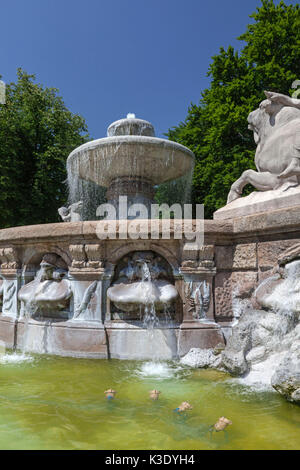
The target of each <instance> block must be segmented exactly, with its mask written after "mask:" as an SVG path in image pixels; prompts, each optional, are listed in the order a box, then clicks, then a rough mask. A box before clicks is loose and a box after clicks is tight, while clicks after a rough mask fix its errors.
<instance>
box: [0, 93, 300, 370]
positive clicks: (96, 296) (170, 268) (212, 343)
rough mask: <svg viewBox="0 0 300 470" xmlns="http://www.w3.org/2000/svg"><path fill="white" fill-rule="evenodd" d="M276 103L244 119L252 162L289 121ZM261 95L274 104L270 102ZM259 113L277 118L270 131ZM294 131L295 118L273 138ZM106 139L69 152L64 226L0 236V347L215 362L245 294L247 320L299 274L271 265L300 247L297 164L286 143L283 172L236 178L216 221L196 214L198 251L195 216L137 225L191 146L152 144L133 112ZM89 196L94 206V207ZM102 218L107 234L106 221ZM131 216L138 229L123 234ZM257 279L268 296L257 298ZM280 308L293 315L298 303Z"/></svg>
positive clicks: (187, 160)
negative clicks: (249, 191) (191, 356)
mask: <svg viewBox="0 0 300 470" xmlns="http://www.w3.org/2000/svg"><path fill="white" fill-rule="evenodd" d="M282 97H283V95H280V96H279V98H278V96H277V95H276V94H272V95H270V97H269V98H268V100H269V101H270V102H268V103H265V102H264V104H263V105H262V106H261V107H260V108H259V110H258V111H257V112H254V114H253V113H251V114H250V116H249V123H251V125H252V127H253V129H255V135H256V139H257V140H259V139H260V144H259V145H258V149H257V156H258V157H261V156H262V155H261V153H260V152H261V149H262V148H263V149H266V148H269V147H266V146H265V147H264V146H263V145H261V141H262V140H263V139H267V138H269V137H270V133H271V132H272V129H273V127H274V131H276V132H280V129H282V126H284V125H287V126H288V125H289V120H290V119H291V120H292V122H293V120H294V119H298V108H297V106H298V103H294V101H293V102H292V103H291V102H290V100H289V99H288V97H285V98H282ZM268 100H265V101H268ZM272 100H273V101H274V100H275V101H276V100H279V101H280V103H279V104H278V103H277V104H276V106H275V105H274V106H273V104H272V103H273V101H272ZM275 101H274V102H275ZM296 101H297V100H296ZM286 108H288V109H286ZM289 108H291V109H292V112H290V109H289ZM268 119H270V120H272V122H273V123H274V122H275V123H277V124H278V125H277V124H276V125H275V126H273V127H272V126H269V127H268V125H267V124H266V123H265V121H268ZM277 121H278V122H277ZM261 122H264V123H265V124H264V126H263V128H264V129H265V131H268V132H267V134H266V135H265V134H263V133H261V132H260V130H259V125H260V123H261ZM294 130H295V127H294V124H293V126H292V127H289V130H288V131H287V134H284V135H292V133H293V132H294ZM107 134H108V135H107V137H105V138H103V139H98V140H94V141H92V142H88V143H86V144H84V145H82V146H80V147H79V148H77V149H75V150H74V151H73V152H72V153H71V154H70V156H69V158H68V161H67V170H68V182H69V189H70V198H69V201H68V204H66V207H64V208H60V209H59V213H60V215H61V217H62V220H63V221H62V222H60V223H55V224H45V225H35V226H28V227H14V228H9V229H3V230H0V262H1V281H0V301H1V302H2V313H1V315H0V341H4V342H5V344H6V347H7V348H15V349H22V347H23V345H24V344H26V350H28V351H34V352H39V353H47V354H56V355H61V356H74V357H87V358H110V357H111V358H120V359H152V358H153V357H154V356H155V357H156V358H160V359H171V358H175V357H180V358H181V357H183V356H185V355H186V354H187V353H188V352H189V351H190V350H192V351H196V350H205V351H206V353H205V354H204V356H205V357H204V356H203V358H204V359H203V358H202V363H205V364H207V363H209V361H212V360H213V362H214V364H220V357H221V355H224V357H225V356H226V354H227V353H226V352H224V353H222V350H223V349H224V345H225V343H226V342H228V343H229V342H230V341H233V340H230V339H229V338H230V335H231V332H232V329H234V328H235V327H236V326H238V325H242V322H243V320H242V319H243V312H244V311H245V309H247V306H248V305H249V302H250V303H251V302H252V299H253V298H254V297H253V296H254V293H255V292H256V294H255V295H256V297H255V298H256V302H257V304H256V307H255V308H256V309H257V311H258V312H260V313H258V314H257V315H258V316H259V315H263V314H262V313H261V312H263V311H264V309H276V308H277V307H276V305H275V304H276V298H277V299H278V298H279V297H280V295H281V294H280V293H281V292H282V291H284V290H285V289H286V288H287V285H289V286H292V287H293V286H294V287H293V289H294V290H295V289H296V290H297V288H296V287H295V285H294V284H293V282H294V281H293V282H292V281H291V280H290V278H289V276H290V275H292V274H291V273H293V276H294V278H297V273H298V267H297V266H298V265H296V266H294V265H293V264H292V263H291V266H289V265H288V264H285V265H284V266H285V268H284V269H285V272H286V275H285V277H280V276H279V274H280V273H278V272H277V271H276V266H277V261H278V260H279V259H281V258H280V257H281V256H283V255H284V254H285V253H286V250H287V252H289V250H292V252H293V250H294V249H296V248H297V245H298V244H299V242H300V223H299V220H300V204H299V203H298V200H297V199H295V198H296V196H295V195H296V193H297V191H298V176H297V175H298V173H297V171H298V169H297V162H296V161H295V160H294V159H293V158H290V156H289V154H288V151H289V148H290V147H289V146H288V145H287V146H284V152H285V154H284V164H283V165H281V166H280V165H277V166H278V168H279V167H280V168H279V170H278V171H281V173H282V174H281V173H280V174H275V173H274V172H273V173H272V171H273V170H272V165H271V166H270V168H269V173H268V175H266V171H258V172H257V174H255V175H253V174H252V173H249V172H248V173H246V174H243V175H242V177H241V179H239V180H238V182H237V183H236V184H234V185H233V188H232V190H231V193H230V197H229V201H230V202H229V203H228V204H227V206H226V207H225V208H223V209H221V210H219V211H217V212H216V214H215V219H214V220H205V221H202V222H203V223H202V226H201V230H203V232H204V240H203V243H202V244H200V245H199V244H197V243H194V241H195V236H196V235H197V230H198V231H199V230H200V229H199V225H197V222H198V221H197V220H188V222H189V223H186V224H184V223H183V220H182V219H180V218H178V215H176V216H175V218H174V219H172V220H171V221H169V229H170V230H169V232H168V236H166V233H165V231H164V229H165V219H160V218H156V219H153V218H152V219H149V220H146V221H145V220H143V217H144V214H145V209H146V212H147V209H150V208H151V204H152V203H153V201H154V198H155V191H156V189H157V186H158V185H160V184H165V183H167V182H172V181H174V180H177V179H178V178H184V177H188V175H190V174H191V172H192V170H193V166H194V156H193V154H192V152H191V151H190V150H189V149H187V148H185V147H183V146H182V145H180V144H178V143H175V142H171V141H167V140H165V139H159V138H156V137H155V136H154V129H153V126H152V124H151V123H149V122H148V121H145V120H142V119H136V118H135V116H133V115H129V116H128V117H127V118H126V119H121V120H119V121H116V122H114V123H113V124H111V125H110V126H109V128H108V132H107ZM257 136H258V137H257ZM262 157H263V156H262ZM276 158H279V157H278V155H277V154H276ZM268 161H269V160H268ZM275 167H276V165H275ZM276 168H277V167H276ZM276 168H275V170H276ZM275 170H274V171H275ZM286 170H287V171H286ZM251 171H252V170H251ZM276 171H277V170H276ZM293 172H294V173H295V174H291V173H293ZM254 173H256V172H254ZM249 178H250V179H251V178H252V179H251V181H253V184H256V187H257V188H258V189H259V188H260V187H261V186H259V184H261V181H262V180H263V181H265V182H266V185H265V186H263V187H264V188H271V187H272V188H273V189H272V188H271V189H268V190H266V191H265V192H266V193H270V192H271V193H272V194H268V195H267V196H262V194H263V193H262V192H259V191H258V192H256V196H255V197H254V196H253V197H252V198H256V200H257V201H258V200H259V198H262V199H260V203H259V204H258V203H257V204H256V203H253V200H252V199H251V198H250V197H249V196H247V197H245V198H241V197H240V195H241V190H242V187H243V185H244V182H245V181H249ZM275 180H276V181H278V185H279V186H278V188H277V187H273V186H274V181H275ZM267 183H268V184H267ZM272 185H273V186H272ZM275 186H276V185H275ZM278 191H279V193H280V195H279V196H278V199H276V198H277V195H278V194H277V193H278ZM272 195H273V196H272ZM249 198H250V199H249ZM100 200H101V201H102V202H105V205H103V206H101V207H100V210H97V211H96V208H97V204H98V203H99V201H100ZM124 200H126V203H127V206H126V212H124V207H123V206H122V204H120V202H121V203H122V201H124ZM266 201H267V202H266ZM277 202H278V204H277ZM276 204H277V205H276ZM288 204H290V206H288ZM92 206H93V213H92V215H91V214H90V209H91V207H92ZM132 207H133V208H134V210H132ZM281 207H282V208H281ZM264 208H265V209H266V210H265V211H264ZM164 210H165V207H164ZM105 214H106V215H105ZM150 214H151V213H150ZM155 214H157V213H155ZM151 215H152V214H151ZM151 215H150V217H151ZM103 217H104V219H103ZM101 218H102V219H101ZM153 221H155V230H154V232H153V230H152V222H153ZM110 222H114V223H115V232H114V233H111V232H109V230H108V231H107V230H106V228H105V227H106V225H105V224H108V225H107V226H108V227H111V226H110V225H109V223H110ZM185 222H186V221H185ZM133 223H137V224H138V223H139V224H140V225H141V226H142V230H140V232H138V231H137V232H136V233H135V235H134V236H129V235H128V233H129V232H128V230H127V229H128V227H131V226H132V225H131V224H133ZM124 227H125V229H126V230H124ZM179 228H181V229H183V228H184V230H181V231H180V230H179ZM295 247H296V248H295ZM280 266H281V265H280ZM282 266H283V265H282ZM282 266H281V267H280V269H283V268H282ZM274 270H275V271H276V272H275V271H274ZM278 276H279V277H278ZM266 278H271V279H269V280H266V281H265V279H266ZM260 283H264V284H262V285H263V286H265V288H266V289H269V291H270V292H271V297H270V298H269V297H268V296H266V295H263V300H260V294H259V292H263V291H262V290H261V291H260V290H256V289H257V287H258V285H260ZM292 287H291V289H292ZM261 289H262V288H261ZM273 290H274V292H275V291H276V296H275V297H274V296H272V293H273ZM269 291H268V292H269ZM259 302H260V304H259ZM274 302H275V303H274ZM258 304H259V305H260V306H259V307H258V306H257V305H258ZM289 305H290V306H291V309H294V310H295V311H298V297H297V296H295V297H293V299H292V298H290V299H289ZM253 318H254V317H253ZM286 321H287V322H288V320H286ZM287 328H288V326H287ZM235 336H236V335H235ZM207 351H209V352H207ZM212 351H214V354H213V353H212ZM256 352H257V354H258V353H259V351H256Z"/></svg>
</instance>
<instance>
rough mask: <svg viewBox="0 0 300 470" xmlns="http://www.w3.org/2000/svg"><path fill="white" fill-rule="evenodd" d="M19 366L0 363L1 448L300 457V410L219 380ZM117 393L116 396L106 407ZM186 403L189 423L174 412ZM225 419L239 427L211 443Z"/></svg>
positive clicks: (43, 361)
mask: <svg viewBox="0 0 300 470" xmlns="http://www.w3.org/2000/svg"><path fill="white" fill-rule="evenodd" d="M14 358H15V355H13V356H12V357H10V358H7V356H4V359H2V361H0V449H115V450H117V449H122V450H125V449H152V450H157V449H159V450H163V449H167V450H171V449H174V450H180V449H182V450H188V449H191V450H196V449H300V407H298V406H296V405H292V404H290V403H288V402H286V401H285V400H284V399H283V398H281V397H280V396H279V395H277V394H276V393H273V392H255V391H251V390H250V389H248V388H245V387H244V386H242V385H239V384H238V383H236V381H232V379H230V378H229V377H228V376H227V375H226V374H224V373H221V372H216V371H213V370H193V369H188V368H183V367H180V366H178V365H176V364H174V363H168V364H166V363H165V364H163V365H162V366H160V367H161V370H160V371H159V372H158V373H159V375H160V376H159V375H158V376H155V375H154V376H151V375H149V373H151V370H152V367H151V366H149V367H148V366H147V364H146V365H145V363H142V362H137V361H117V360H110V361H108V360H84V359H70V358H56V357H49V356H34V357H32V360H31V362H30V361H21V362H16V361H12V360H13V359H14ZM15 359H16V360H18V357H17V358H15ZM8 360H9V362H7V361H8ZM148 369H149V370H150V372H149V370H148ZM110 387H113V388H114V389H115V390H117V392H118V394H117V398H116V399H115V400H112V401H107V400H106V399H105V397H104V394H103V391H104V390H106V389H107V388H110ZM153 388H158V389H159V390H160V391H161V392H162V393H161V395H160V399H159V401H157V402H153V401H151V400H150V399H149V397H148V391H149V390H151V389H153ZM182 401H189V403H191V404H192V405H193V410H192V411H190V412H188V413H187V414H186V415H185V416H181V415H178V414H177V413H175V412H174V411H173V410H174V408H176V407H177V406H178V405H179V404H180V403H181V402H182ZM220 416H226V417H227V418H229V419H231V420H232V422H233V424H232V426H230V427H228V428H227V429H228V432H227V434H225V433H223V432H220V433H214V434H213V435H212V436H210V433H209V427H210V425H211V424H213V423H214V422H215V421H216V420H217V419H218V418H219V417H220Z"/></svg>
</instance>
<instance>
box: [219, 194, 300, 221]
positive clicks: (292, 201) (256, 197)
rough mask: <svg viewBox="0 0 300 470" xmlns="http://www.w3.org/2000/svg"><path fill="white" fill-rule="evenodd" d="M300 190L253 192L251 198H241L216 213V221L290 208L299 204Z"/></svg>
mask: <svg viewBox="0 0 300 470" xmlns="http://www.w3.org/2000/svg"><path fill="white" fill-rule="evenodd" d="M299 194H300V188H299V187H296V188H293V187H291V188H289V189H288V190H287V191H282V190H281V189H277V190H273V191H265V192H258V191H253V192H252V193H251V194H249V196H245V197H241V198H239V199H236V200H235V201H233V202H231V203H229V204H227V205H226V206H224V207H222V208H221V209H218V210H217V211H216V212H215V213H214V219H215V220H218V221H219V220H227V219H235V218H240V217H245V216H249V215H254V214H255V215H256V214H260V213H264V212H266V211H275V210H278V209H284V208H290V207H293V206H297V205H298V204H299Z"/></svg>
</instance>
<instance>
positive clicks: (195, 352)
mask: <svg viewBox="0 0 300 470" xmlns="http://www.w3.org/2000/svg"><path fill="white" fill-rule="evenodd" d="M180 362H181V364H184V365H186V366H190V367H195V368H206V367H213V368H217V367H218V366H219V365H220V363H221V356H220V355H215V354H214V350H213V349H199V348H192V349H190V350H189V352H188V353H187V354H186V355H185V356H184V357H182V358H181V359H180Z"/></svg>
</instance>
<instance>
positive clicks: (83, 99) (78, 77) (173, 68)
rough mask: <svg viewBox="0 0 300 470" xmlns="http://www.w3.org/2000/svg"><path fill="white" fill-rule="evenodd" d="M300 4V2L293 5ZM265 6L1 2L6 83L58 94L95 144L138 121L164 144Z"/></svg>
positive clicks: (195, 0) (241, 0) (196, 1)
mask: <svg viewBox="0 0 300 470" xmlns="http://www.w3.org/2000/svg"><path fill="white" fill-rule="evenodd" d="M286 3H289V4H295V3H297V2H296V1H295V2H293V1H288V0H287V1H286ZM260 4H261V2H260V0H247V1H245V0H226V1H224V0H210V1H208V0H206V1H202V0H85V1H78V0H9V1H4V0H2V1H1V0H0V39H1V42H0V74H1V75H2V79H3V80H4V81H5V82H10V81H15V80H16V69H17V67H22V68H23V69H24V70H26V71H27V72H28V73H35V74H36V77H37V81H38V82H39V83H42V84H43V85H46V86H50V87H52V86H53V87H56V88H58V89H59V90H60V94H61V95H62V97H63V99H64V100H65V103H66V105H67V106H68V107H69V109H71V111H73V112H76V113H79V114H81V115H82V116H83V117H84V118H85V119H86V121H87V124H88V128H89V132H90V134H91V136H92V137H93V138H100V137H104V136H105V135H106V129H107V127H108V125H109V124H110V123H111V122H112V121H115V120H117V119H120V118H122V117H125V116H126V114H127V113H128V112H133V113H135V114H136V116H137V117H140V118H143V119H147V120H149V121H151V122H152V124H153V125H154V126H155V129H156V135H157V136H158V137H160V136H162V134H163V133H164V132H166V131H167V130H168V128H169V127H172V126H174V125H177V124H178V123H179V122H180V121H182V120H184V118H185V117H186V114H187V110H188V106H189V104H190V103H191V102H194V103H198V101H199V99H200V93H201V91H202V90H203V89H204V88H205V87H207V86H208V84H209V79H208V78H207V77H206V73H207V70H208V67H209V64H210V62H211V56H212V55H214V54H216V53H218V51H219V47H220V46H223V47H225V48H226V47H227V46H228V45H230V44H231V45H233V46H234V47H236V48H240V47H241V45H242V43H241V42H240V41H237V40H236V38H237V37H238V36H239V35H240V34H242V33H243V32H244V31H245V28H246V25H247V24H248V23H249V21H250V19H249V15H250V14H251V13H252V12H253V11H255V9H256V7H257V6H259V5H260Z"/></svg>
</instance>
